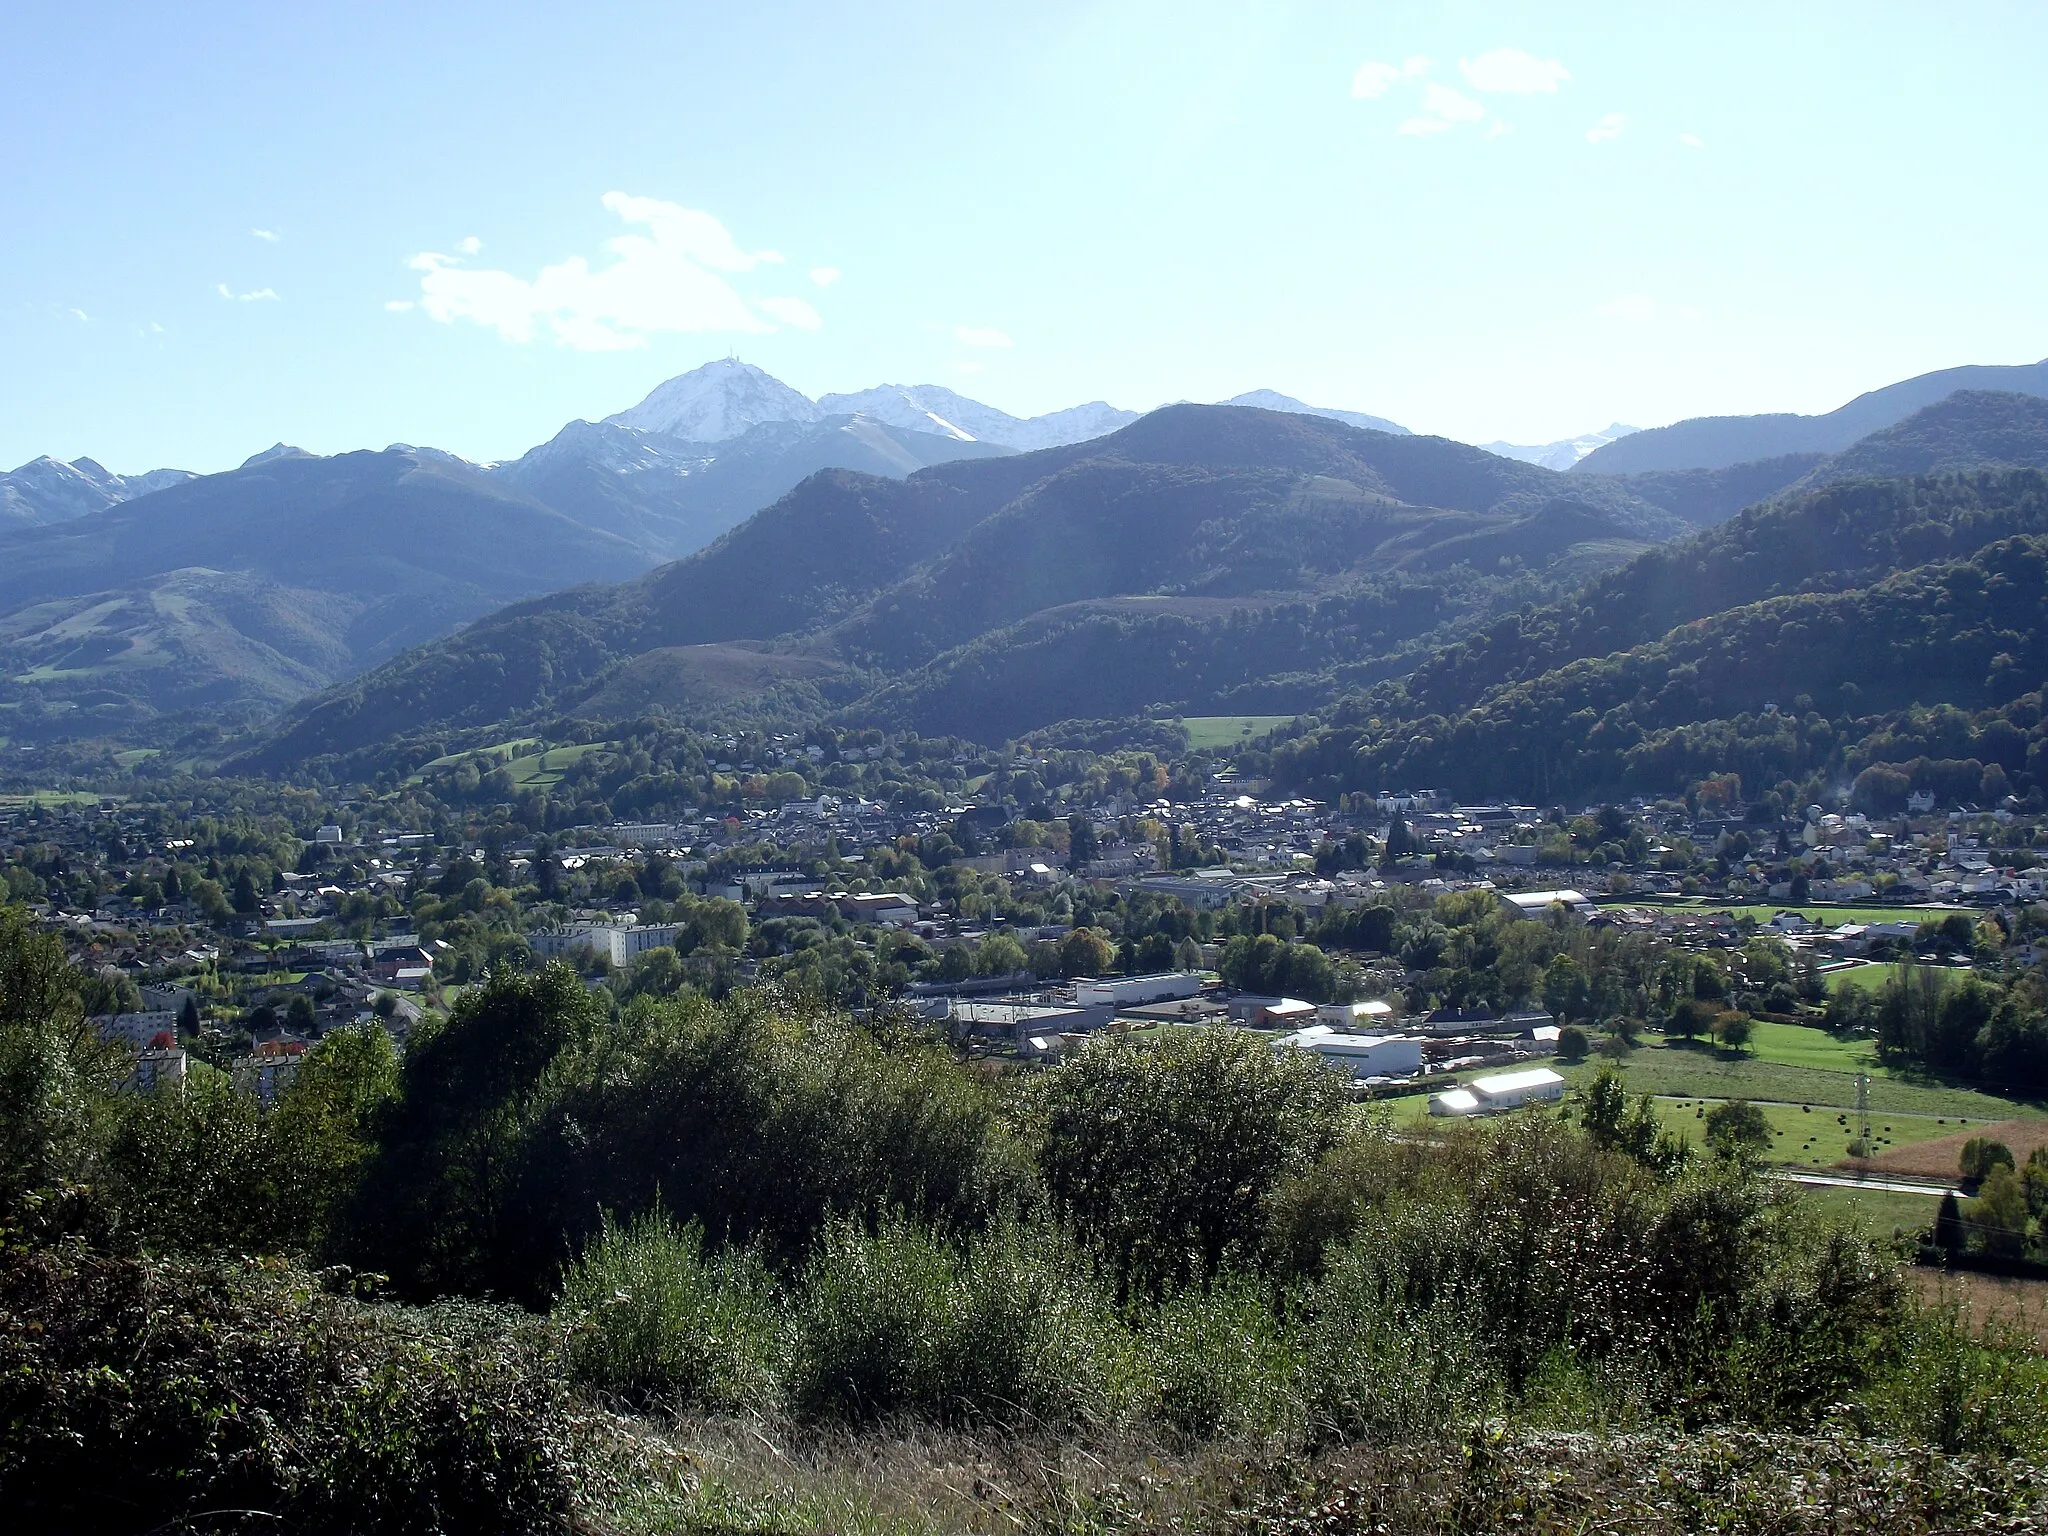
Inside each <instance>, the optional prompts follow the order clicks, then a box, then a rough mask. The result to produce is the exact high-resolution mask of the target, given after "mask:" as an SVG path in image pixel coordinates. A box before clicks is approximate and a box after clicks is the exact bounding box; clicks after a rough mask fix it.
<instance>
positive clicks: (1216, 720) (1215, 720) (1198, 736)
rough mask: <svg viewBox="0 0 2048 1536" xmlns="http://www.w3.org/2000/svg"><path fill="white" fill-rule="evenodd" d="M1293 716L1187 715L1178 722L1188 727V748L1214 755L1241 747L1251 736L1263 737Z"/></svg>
mask: <svg viewBox="0 0 2048 1536" xmlns="http://www.w3.org/2000/svg"><path fill="white" fill-rule="evenodd" d="M1293 718H1294V716H1292V715H1189V716H1187V717H1186V718H1184V719H1183V720H1182V721H1181V724H1182V725H1184V726H1186V727H1187V732H1188V746H1189V747H1191V748H1193V749H1194V750H1196V751H1198V752H1200V751H1209V752H1213V751H1215V750H1216V749H1217V748H1218V747H1236V746H1242V745H1243V744H1244V743H1246V742H1248V741H1250V740H1251V739H1252V738H1253V737H1254V736H1263V735H1265V734H1266V732H1268V731H1270V730H1272V729H1273V728H1274V727H1275V726H1277V725H1285V724H1286V723H1287V722H1288V721H1290V720H1292V719H1293Z"/></svg>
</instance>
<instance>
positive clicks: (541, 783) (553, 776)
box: [413, 736, 612, 789]
mask: <svg viewBox="0 0 2048 1536" xmlns="http://www.w3.org/2000/svg"><path fill="white" fill-rule="evenodd" d="M611 745H612V743H610V742H608V741H590V742H584V743H582V744H581V745H579V746H573V747H546V748H542V747H541V743H540V738H539V737H536V736H522V737H520V738H519V739H518V740H516V741H500V742H495V743H493V744H492V745H490V746H488V747H472V748H471V749H470V750H469V751H467V752H450V753H449V754H448V755H447V756H445V757H437V758H435V759H434V760H433V761H432V762H431V763H425V764H422V765H421V767H420V770H419V772H418V773H415V774H414V775H413V782H415V783H416V782H418V781H419V780H420V779H421V778H422V777H424V776H425V775H426V774H429V773H432V772H434V771H435V770H436V769H440V768H453V767H455V766H456V765H457V764H459V763H465V762H468V761H469V760H470V759H472V758H479V757H480V758H483V759H484V760H485V761H487V762H491V763H499V764H503V765H504V768H505V771H506V773H507V774H508V775H509V776H510V777H511V780H512V783H513V784H514V785H515V786H516V787H517V788H520V789H549V788H552V787H553V786H554V785H556V784H559V783H560V782H561V781H562V775H563V773H564V772H566V771H567V770H568V769H569V767H570V766H571V765H573V764H575V763H577V762H580V761H582V759H583V758H585V757H587V756H588V755H589V754H590V753H592V752H600V751H603V750H604V749H605V748H607V747H609V746H611Z"/></svg>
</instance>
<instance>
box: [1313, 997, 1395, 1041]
mask: <svg viewBox="0 0 2048 1536" xmlns="http://www.w3.org/2000/svg"><path fill="white" fill-rule="evenodd" d="M1400 1016H1401V1012H1400V1010H1399V1009H1398V1008H1396V1007H1395V1006H1394V1005H1393V1004H1392V1003H1388V1002H1382V1001H1381V1000H1380V999H1378V998H1373V999H1371V1000H1370V1001H1367V1002H1363V1003H1325V1004H1323V1006H1322V1007H1320V1008H1318V1009H1317V1010H1316V1017H1317V1018H1319V1019H1321V1020H1322V1021H1323V1022H1324V1023H1325V1024H1331V1025H1334V1026H1336V1027H1337V1028H1338V1029H1344V1030H1349V1031H1351V1033H1353V1034H1366V1033H1370V1032H1372V1031H1374V1030H1384V1029H1386V1028H1387V1027H1388V1026H1389V1025H1390V1024H1392V1023H1394V1022H1395V1021H1396V1020H1397V1019H1399V1018H1400Z"/></svg>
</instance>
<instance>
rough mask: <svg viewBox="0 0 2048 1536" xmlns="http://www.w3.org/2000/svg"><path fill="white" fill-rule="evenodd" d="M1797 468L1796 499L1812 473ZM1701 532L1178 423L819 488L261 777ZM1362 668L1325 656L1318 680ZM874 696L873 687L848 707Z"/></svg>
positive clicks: (457, 643) (1255, 414) (1507, 485)
mask: <svg viewBox="0 0 2048 1536" xmlns="http://www.w3.org/2000/svg"><path fill="white" fill-rule="evenodd" d="M1773 473H1782V474H1783V475H1784V476H1785V478H1788V479H1789V478H1791V477H1792V476H1793V475H1794V474H1796V473H1797V468H1796V467H1795V466H1791V465H1787V466H1781V467H1780V469H1779V470H1777V471H1773ZM1665 489H1666V490H1667V491H1668V489H1669V488H1668V487H1667V488H1665ZM1561 492H1569V493H1570V494H1569V496H1562V497H1561V495H1560V493H1561ZM1684 494H1685V495H1687V496H1690V497H1691V498H1692V500H1693V502H1694V503H1695V504H1701V503H1703V502H1711V500H1712V498H1713V497H1714V496H1715V495H1717V494H1719V495H1722V496H1725V495H1727V494H1728V491H1727V489H1726V486H1725V485H1724V486H1722V487H1720V488H1719V489H1718V490H1717V489H1715V488H1714V487H1709V486H1702V485H1699V484H1694V485H1692V486H1690V487H1688V488H1687V490H1686V491H1685V493H1684ZM1683 527H1684V521H1683V520H1682V519H1681V518H1680V517H1679V516H1677V515H1675V514H1673V513H1671V512H1669V511H1666V510H1664V509H1663V508H1662V507H1661V506H1659V505H1657V504H1656V503H1655V502H1653V501H1651V500H1649V499H1646V498H1644V497H1639V496H1636V495H1635V494H1633V493H1632V492H1631V491H1629V490H1628V489H1627V487H1626V486H1625V485H1622V484H1620V483H1618V482H1607V481H1601V480H1580V479H1568V478H1567V477H1565V476H1563V475H1561V474H1558V473H1556V472H1554V471H1551V470H1545V469H1541V468H1538V467H1536V466H1534V465H1529V464H1522V463H1517V462H1515V461H1512V460H1506V459H1501V458H1497V457H1496V456H1494V455H1492V454H1488V453H1485V452H1483V451H1481V450H1479V449H1476V448H1469V447H1466V446H1465V445H1463V444H1458V443H1451V442H1447V441H1445V440H1444V439H1441V438H1425V437H1412V436H1398V437H1397V436H1394V435H1391V434H1387V433H1379V432H1368V431H1362V430H1360V429H1357V428H1354V427H1350V426H1347V425H1345V424H1343V423H1340V422H1334V421H1329V420H1324V419H1322V418H1318V417H1308V416H1299V415H1290V414H1284V413H1278V412H1271V411H1257V410H1246V409H1241V408H1232V407H1214V406H1176V407H1171V408H1169V409H1166V410H1162V411H1157V412H1154V413H1153V414H1152V415H1151V416H1148V417H1146V418H1144V419H1142V420H1140V421H1138V422H1136V423H1133V424H1132V425H1131V426H1129V427H1126V428H1124V429H1123V430H1121V431H1119V432H1116V433H1113V434H1112V435H1110V436H1109V437H1106V438H1102V439H1099V440H1096V441H1093V442H1087V443H1080V444H1074V445H1069V446H1066V447H1061V448H1055V449H1048V450H1043V451H1041V452H1037V453H1029V454H1018V455H1014V456H1010V457H1004V458H993V459H983V460H979V461H971V462H957V463H950V464H944V465H938V466H935V467H933V468H930V469H926V470H921V471H919V472H918V473H916V474H913V475H911V476H909V477H908V478H907V479H904V480H900V481H899V480H886V479H880V478H877V477H872V476H865V475H860V474H855V473H852V472H848V471H828V472H825V473H823V474H820V475H816V476H813V477H812V478H811V479H810V480H808V481H806V482H805V483H804V484H803V485H801V486H799V487H798V488H797V489H796V490H794V491H792V492H791V493H790V494H789V495H787V496H785V497H783V498H782V499H781V500H780V501H778V502H777V503H776V504H775V505H773V506H771V507H768V508H766V509H764V510H763V511H761V512H760V513H758V514H757V515H756V516H754V517H753V518H751V519H749V520H748V521H747V522H746V523H745V524H743V525H741V526H740V527H738V528H736V529H734V530H733V531H732V532H731V533H729V534H727V535H725V536H724V537H723V538H721V539H719V540H718V541H717V542H715V543H714V544H712V545H711V546H710V547H709V548H707V549H705V550H702V551H700V552H699V553H698V554H696V555H694V556H692V557H690V558H689V559H686V560H681V561H677V562H675V563H673V564H671V565H668V566H664V567H662V568H661V569H659V570H657V571H654V572H651V573H649V574H648V575H647V576H644V577H641V578H639V579H638V580H635V581H632V582H628V583H626V584H624V585H622V586H617V587H588V588H585V589H582V590H578V591H571V592H566V593H559V594H556V595H554V596H552V597H549V598H545V599H540V600H536V601H533V602H529V603H523V604H519V605H516V606H514V607H512V608H509V609H506V610H504V611H502V612H500V613H498V614H494V615H492V616H491V617H490V618H488V619H486V620H484V621H483V622H481V623H478V624H476V625H474V626H472V627H471V628H470V629H468V630H465V631H463V632H461V633H459V634H457V635H454V636H451V637H449V638H448V639H446V640H444V641H440V642H437V643H435V644H433V645H429V646H425V647H422V648H420V649H419V650H417V651H415V652H412V653H410V654H408V655H405V656H402V657H399V658H398V659H396V660H395V661H393V662H392V663H390V664H389V665H387V666H386V667H384V668H382V669H379V670H378V671H376V672H374V673H372V674H370V675H368V676H365V677H363V678H361V679H359V680H357V681H355V682H352V683H350V684H348V685H346V686H344V687H342V688H339V689H336V690H334V691H332V692H331V693H329V694H328V695H325V696H322V697H320V698H316V699H314V700H311V701H309V702H308V703H307V704H306V705H305V706H303V707H302V708H300V709H299V710H297V711H294V712H293V714H292V715H291V716H290V717H288V719H287V721H286V722H285V724H284V727H283V729H282V730H281V731H280V732H279V733H278V734H277V736H276V737H275V739H274V740H272V741H271V742H269V743H267V744H266V745H264V746H263V747H262V748H261V749H260V751H259V752H258V754H257V755H255V756H254V757H252V758H250V759H249V761H250V762H251V763H255V764H265V765H272V766H275V765H279V764H283V763H287V762H293V761H301V760H304V759H305V758H308V757H312V756H320V755H325V754H332V753H335V752H347V751H354V750H359V749H361V748H364V747H366V746H370V745H373V744H375V743H377V742H379V741H384V740H389V739H392V738H394V737H397V736H401V735H404V734H406V733H409V732H415V731H420V730H428V729H432V730H446V729H461V728H465V727H472V726H482V725H485V724H488V723H491V722H497V721H503V720H507V719H510V718H514V717H517V716H519V715H521V714H522V713H523V712H531V711H539V710H555V711H565V710H566V711H578V710H583V709H586V708H587V707H588V706H586V703H585V701H586V700H591V699H613V698H616V697H618V695H617V694H616V692H614V693H611V694H606V693H604V691H603V690H604V689H605V688H606V687H607V685H608V683H609V681H610V679H611V677H612V675H613V674H614V672H616V671H617V670H618V669H620V668H622V667H624V666H626V665H627V664H628V663H630V662H631V661H632V659H633V658H635V657H639V656H643V655H647V654H649V653H652V652H655V651H661V650H669V649H673V648H678V647H693V646H705V645H722V644H729V643H731V642H734V641H742V640H745V641H754V642H758V641H767V640H779V645H780V648H781V649H782V650H785V651H787V650H790V649H792V648H798V649H801V650H803V651H804V652H805V653H807V654H809V655H811V656H814V657H817V658H821V659H824V660H826V661H829V662H831V663H832V664H833V665H834V666H843V667H850V668H852V669H855V670H856V671H857V672H860V671H875V670H879V671H883V672H891V671H901V670H904V669H908V668H913V667H917V666H921V665H924V664H926V663H929V662H931V661H932V660H933V659H934V658H936V657H938V656H940V655H942V654H943V653H944V652H946V651H948V650H950V649H952V648H954V647H957V646H960V645H963V644H966V643H969V642H972V641H974V640H975V639H977V637H979V636H982V635H984V634H986V633H988V632H989V631H991V630H994V629H999V628H1001V627H1003V626H1006V625H1010V624H1013V623H1016V622H1018V621H1020V620H1023V619H1026V618H1029V617H1030V616H1031V615H1033V614H1036V613H1039V612H1041V611H1044V610H1047V609H1058V608H1062V607H1065V606H1067V605H1071V604H1073V603H1077V602H1089V601H1096V600H1102V599H1110V598H1121V597H1130V596H1138V595H1148V596H1158V597H1175V598H1186V597H1216V598H1228V599H1232V600H1233V601H1243V600H1251V601H1253V602H1254V603H1255V605H1256V606H1259V607H1267V606H1271V604H1272V602H1273V601H1274V600H1275V599H1280V598H1291V599H1293V600H1295V602H1296V604H1297V606H1298V604H1299V603H1300V602H1302V601H1309V602H1313V601H1315V600H1317V599H1318V598H1320V597H1322V596H1324V595H1326V594H1328V593H1331V592H1335V591H1339V590H1341V589H1343V588H1344V587H1346V586H1348V585H1352V584H1356V583H1359V582H1362V581H1370V580H1371V579H1374V578H1376V577H1377V576H1381V575H1385V574H1387V573H1389V572H1393V571H1397V570H1400V571H1412V572H1418V573H1419V572H1426V571H1433V570H1443V569H1446V568H1448V567H1450V566H1452V565H1455V564H1458V563H1460V562H1463V563H1465V564H1467V565H1470V566H1473V567H1475V568H1480V567H1483V568H1484V569H1485V570H1486V571H1487V572H1488V573H1490V574H1496V575H1500V576H1501V577H1503V579H1514V578H1516V577H1517V576H1518V574H1519V573H1520V572H1521V571H1522V569H1523V568H1524V567H1527V566H1537V567H1541V568H1546V569H1547V568H1549V567H1551V566H1559V567H1560V568H1561V569H1563V570H1568V571H1572V572H1579V571H1583V569H1586V568H1597V567H1599V566H1602V565H1609V564H1613V563H1615V562H1617V561H1619V560H1623V559H1626V558H1627V557H1628V556H1630V555H1632V554H1634V553H1636V552H1637V551H1639V550H1640V549H1642V548H1644V547H1645V546H1646V544H1647V543H1648V542H1650V541H1652V540H1654V539H1657V538H1663V537H1668V536H1669V535H1671V534H1673V533H1675V532H1677V531H1680V530H1681V529H1682V528H1683ZM1468 585H1469V583H1468ZM1518 600H1520V599H1518ZM1193 611H1194V610H1183V612H1184V614H1185V613H1191V612H1193ZM1211 611H1212V612H1216V613H1221V612H1227V611H1229V610H1228V609H1219V610H1211ZM1368 633H1370V631H1368ZM1403 634H1405V632H1403ZM1396 638H1397V639H1398V638H1401V636H1396ZM1130 659H1132V660H1134V659H1135V658H1130ZM1342 659H1345V658H1343V657H1342V656H1337V655H1332V654H1331V653H1330V652H1329V651H1328V650H1327V649H1324V650H1322V651H1320V652H1315V653H1314V654H1313V658H1312V659H1308V660H1303V661H1302V662H1301V664H1302V665H1304V666H1311V667H1316V668H1319V667H1323V666H1327V665H1330V664H1333V663H1334V662H1335V661H1338V660H1342ZM1354 659H1355V658H1354ZM1288 664H1289V668H1290V669H1293V667H1294V658H1291V657H1290V658H1289V663H1288ZM813 670H815V668H813ZM640 671H641V673H642V675H643V679H644V677H645V675H646V674H647V672H648V669H646V668H642V669H640ZM662 675H671V676H675V677H678V678H686V677H687V676H688V675H689V671H688V669H682V670H680V671H673V672H668V673H663V674H662ZM857 691H858V690H857V687H856V685H855V683H854V682H851V681H849V682H847V683H846V684H845V686H844V688H843V689H842V690H841V692H840V695H839V697H837V698H836V699H832V700H829V701H826V702H829V703H835V704H845V703H847V702H848V701H850V700H851V698H852V697H853V696H854V693H855V692H857ZM629 693H630V695H631V697H632V698H633V699H634V700H635V702H636V703H638V704H639V705H640V706H641V707H647V706H649V705H655V704H659V705H664V706H666V707H669V708H672V709H679V710H684V711H687V710H689V709H690V708H692V707H694V706H696V705H697V704H699V703H700V702H701V695H700V694H698V693H692V692H687V691H686V692H684V693H682V694H670V695H669V696H667V697H663V696H661V695H660V693H659V691H658V690H655V689H652V688H650V687H646V686H636V687H635V688H633V689H631V690H629ZM1154 702H1155V703H1172V702H1174V700H1171V699H1162V700H1155V701H1154ZM1047 707H1055V708H1056V707H1057V705H1055V704H1051V703H1049V704H1048V706H1047ZM1071 713H1074V711H1073V710H1071V709H1060V710H1059V712H1058V713H1056V714H1054V715H1051V716H1042V715H1033V716H1032V717H1031V718H1028V719H1026V718H1025V717H1024V716H1023V715H1022V714H1021V713H1020V712H1017V711H1011V712H1010V713H1009V714H1007V715H1006V716H1004V718H1003V719H1001V720H995V719H992V718H991V719H986V720H983V721H980V722H978V724H979V727H981V728H985V729H991V730H993V729H1007V728H1024V727H1027V726H1030V725H1038V724H1045V723H1049V721H1050V720H1053V719H1060V718H1065V717H1066V716H1067V715H1069V714H1071Z"/></svg>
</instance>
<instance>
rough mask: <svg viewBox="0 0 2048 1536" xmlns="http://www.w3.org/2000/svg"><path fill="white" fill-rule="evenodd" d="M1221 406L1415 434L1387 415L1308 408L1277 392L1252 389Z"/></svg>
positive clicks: (1222, 402) (1319, 406)
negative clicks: (1241, 406)
mask: <svg viewBox="0 0 2048 1536" xmlns="http://www.w3.org/2000/svg"><path fill="white" fill-rule="evenodd" d="M1220 403H1221V404H1223V405H1248V406H1251V407H1252V408H1253V409H1255V410H1261V411H1287V412H1289V413H1291V414H1293V415H1296V416H1323V417H1327V418H1328V419H1329V420H1331V421H1341V422H1343V423H1344V424H1345V425H1346V426H1348V427H1362V428H1364V429H1365V430H1366V431H1368V432H1391V433H1393V434H1394V435H1395V436H1396V437H1412V436H1413V435H1414V434H1413V433H1411V432H1410V431H1409V430H1408V429H1407V428H1406V427H1404V426H1402V425H1401V424H1400V423H1399V422H1398V421H1389V420H1387V418H1386V417H1384V416H1368V415H1366V414H1365V412H1363V411H1340V410H1336V409H1334V408H1332V407H1330V406H1327V405H1305V404H1303V403H1302V402H1301V401H1299V400H1297V399H1295V398H1294V396H1292V395H1283V394H1281V393H1280V392H1279V391H1278V390H1273V389H1254V390H1248V391H1246V392H1245V393H1244V394H1241V395H1232V396H1231V397H1230V398H1229V399H1228V400H1224V401H1221V402H1220Z"/></svg>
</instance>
